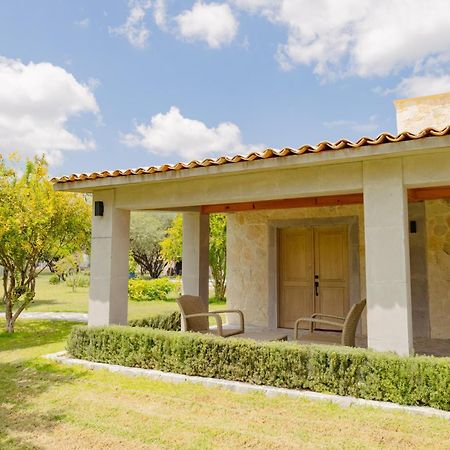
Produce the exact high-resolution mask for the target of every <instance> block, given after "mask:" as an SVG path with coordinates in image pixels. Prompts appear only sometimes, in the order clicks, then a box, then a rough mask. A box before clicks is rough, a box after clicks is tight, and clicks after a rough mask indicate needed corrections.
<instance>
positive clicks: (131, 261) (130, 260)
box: [128, 250, 138, 273]
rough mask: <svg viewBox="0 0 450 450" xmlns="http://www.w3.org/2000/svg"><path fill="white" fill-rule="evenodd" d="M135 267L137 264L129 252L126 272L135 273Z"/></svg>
mask: <svg viewBox="0 0 450 450" xmlns="http://www.w3.org/2000/svg"><path fill="white" fill-rule="evenodd" d="M137 266H138V265H137V262H136V260H135V259H134V257H133V252H132V251H131V250H130V253H129V254H128V272H129V273H136V270H137Z"/></svg>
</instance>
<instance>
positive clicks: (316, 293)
mask: <svg viewBox="0 0 450 450" xmlns="http://www.w3.org/2000/svg"><path fill="white" fill-rule="evenodd" d="M314 292H315V295H316V297H318V296H319V275H314Z"/></svg>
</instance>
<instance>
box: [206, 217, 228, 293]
mask: <svg viewBox="0 0 450 450" xmlns="http://www.w3.org/2000/svg"><path fill="white" fill-rule="evenodd" d="M209 265H210V267H211V275H212V279H213V284H214V296H215V298H216V299H217V300H219V301H220V300H225V291H226V275H227V218H226V216H225V214H211V215H210V216H209Z"/></svg>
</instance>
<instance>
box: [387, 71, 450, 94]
mask: <svg viewBox="0 0 450 450" xmlns="http://www.w3.org/2000/svg"><path fill="white" fill-rule="evenodd" d="M379 92H381V93H382V94H384V95H386V94H390V93H395V94H397V95H399V96H401V97H419V96H421V95H433V94H440V93H443V92H450V75H413V76H411V77H408V78H403V79H402V81H401V82H400V83H399V84H398V85H397V86H396V87H395V88H394V89H384V90H382V89H381V90H380V89H379Z"/></svg>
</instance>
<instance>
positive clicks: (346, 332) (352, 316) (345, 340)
mask: <svg viewBox="0 0 450 450" xmlns="http://www.w3.org/2000/svg"><path fill="white" fill-rule="evenodd" d="M365 307H366V299H364V300H361V301H360V302H358V303H355V304H354V305H353V306H352V307H351V309H350V311H349V313H348V314H347V317H346V318H345V322H344V327H343V329H342V338H341V339H342V341H341V344H342V345H347V346H349V347H354V346H355V334H356V327H357V326H358V322H359V319H360V318H361V314H362V312H363V311H364V308H365Z"/></svg>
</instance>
